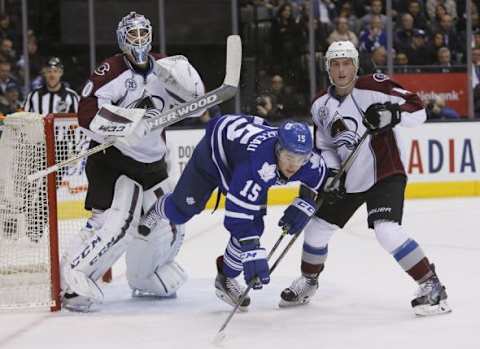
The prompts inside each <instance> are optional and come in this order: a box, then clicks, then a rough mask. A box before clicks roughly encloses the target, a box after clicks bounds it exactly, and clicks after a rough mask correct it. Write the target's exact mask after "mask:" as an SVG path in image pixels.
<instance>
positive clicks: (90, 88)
mask: <svg viewBox="0 0 480 349" xmlns="http://www.w3.org/2000/svg"><path fill="white" fill-rule="evenodd" d="M92 91H93V82H92V81H90V80H88V81H87V83H86V84H85V86H84V87H83V90H82V97H84V98H87V97H88V96H90V93H92Z"/></svg>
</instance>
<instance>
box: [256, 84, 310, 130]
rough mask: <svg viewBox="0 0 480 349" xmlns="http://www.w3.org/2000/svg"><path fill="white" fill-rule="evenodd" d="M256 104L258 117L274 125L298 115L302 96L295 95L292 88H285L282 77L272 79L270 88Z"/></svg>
mask: <svg viewBox="0 0 480 349" xmlns="http://www.w3.org/2000/svg"><path fill="white" fill-rule="evenodd" d="M256 102H257V106H256V109H257V113H258V115H260V116H262V117H264V118H266V119H267V120H269V121H270V122H272V123H274V124H278V123H281V122H282V121H284V120H285V119H286V118H291V117H292V116H293V115H297V114H298V112H299V111H300V110H301V108H302V101H301V97H300V95H299V94H296V93H294V91H293V89H292V88H291V87H290V86H285V84H284V81H283V78H282V77H281V76H280V75H274V76H273V77H272V80H271V85H270V88H269V89H268V90H267V91H265V92H264V93H263V94H261V95H260V96H259V97H258V98H257V101H256ZM303 104H305V103H303ZM303 107H304V105H303Z"/></svg>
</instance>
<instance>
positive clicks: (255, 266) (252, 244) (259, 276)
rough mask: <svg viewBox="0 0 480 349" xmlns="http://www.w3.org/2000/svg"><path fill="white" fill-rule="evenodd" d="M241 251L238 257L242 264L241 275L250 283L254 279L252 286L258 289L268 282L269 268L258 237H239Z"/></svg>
mask: <svg viewBox="0 0 480 349" xmlns="http://www.w3.org/2000/svg"><path fill="white" fill-rule="evenodd" d="M239 242H240V246H241V247H242V253H241V255H240V259H241V261H242V264H243V276H244V277H245V282H246V283H247V284H250V282H252V281H254V284H253V286H252V287H253V288H254V289H256V290H258V289H261V288H262V286H263V285H266V284H268V283H269V282H270V270H269V268H268V261H267V253H266V251H265V249H264V248H262V247H260V240H259V239H258V237H248V238H244V239H240V240H239Z"/></svg>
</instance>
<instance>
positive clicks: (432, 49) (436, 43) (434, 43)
mask: <svg viewBox="0 0 480 349" xmlns="http://www.w3.org/2000/svg"><path fill="white" fill-rule="evenodd" d="M444 46H445V41H444V40H443V33H441V32H434V33H433V34H432V39H431V40H429V41H428V42H427V50H428V57H429V64H432V65H433V64H435V62H436V61H437V52H438V50H439V49H440V48H442V47H444Z"/></svg>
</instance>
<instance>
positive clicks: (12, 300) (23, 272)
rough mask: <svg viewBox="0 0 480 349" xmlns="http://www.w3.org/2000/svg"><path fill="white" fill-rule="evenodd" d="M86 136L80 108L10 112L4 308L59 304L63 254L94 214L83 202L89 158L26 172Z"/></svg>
mask: <svg viewBox="0 0 480 349" xmlns="http://www.w3.org/2000/svg"><path fill="white" fill-rule="evenodd" d="M88 144H89V139H88V137H87V136H86V135H85V133H83V132H82V131H81V129H80V128H79V127H78V123H77V119H76V116H75V115H74V114H49V115H47V116H42V115H39V114H34V113H25V112H21V113H15V114H12V115H9V116H7V117H6V118H5V120H4V126H3V133H2V135H1V136H0V154H1V157H2V162H1V164H0V310H2V309H22V308H39V307H43V308H48V307H50V309H51V310H52V311H56V310H59V309H60V265H59V262H60V259H61V256H62V253H63V252H64V251H65V249H66V248H67V247H68V246H69V243H70V241H71V238H72V237H73V236H75V234H78V233H79V231H80V229H81V228H82V227H83V226H84V225H85V223H86V220H87V218H88V216H89V213H88V212H87V211H85V210H84V209H83V202H84V199H85V196H86V190H87V187H88V182H87V179H86V176H85V162H86V159H83V160H81V161H79V162H78V163H75V164H71V165H69V166H67V167H65V168H63V169H61V170H59V171H58V172H57V173H52V174H50V175H48V177H47V178H43V179H39V180H37V181H35V182H29V181H28V180H27V176H28V175H29V174H31V173H33V172H35V171H38V170H41V169H44V168H46V167H48V166H51V165H53V164H55V163H57V162H59V161H62V160H65V159H67V158H70V157H71V156H72V155H75V154H78V153H79V152H81V151H83V150H85V149H87V148H88ZM107 277H108V275H107ZM110 277H111V274H110ZM104 281H105V278H104Z"/></svg>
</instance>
